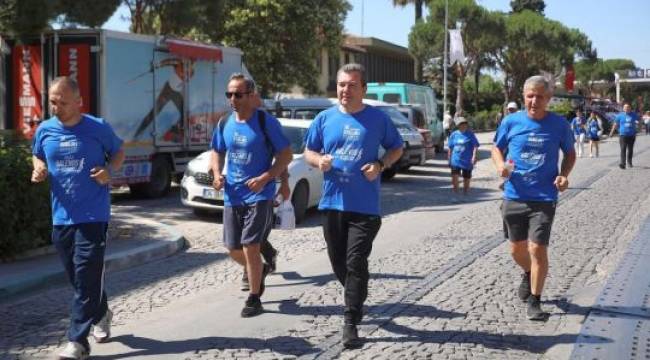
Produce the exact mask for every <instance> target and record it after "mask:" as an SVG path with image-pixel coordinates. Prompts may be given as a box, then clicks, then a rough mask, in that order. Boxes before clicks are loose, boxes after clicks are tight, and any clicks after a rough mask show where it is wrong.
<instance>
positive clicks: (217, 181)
mask: <svg viewBox="0 0 650 360" xmlns="http://www.w3.org/2000/svg"><path fill="white" fill-rule="evenodd" d="M225 183H226V179H225V177H224V176H223V175H219V176H215V177H214V180H212V187H213V188H214V189H215V190H217V191H219V190H221V189H223V185H224V184H225Z"/></svg>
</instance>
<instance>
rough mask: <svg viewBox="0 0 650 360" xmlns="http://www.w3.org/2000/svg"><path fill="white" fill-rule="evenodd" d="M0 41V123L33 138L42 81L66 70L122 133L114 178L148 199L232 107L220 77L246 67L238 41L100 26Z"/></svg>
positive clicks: (87, 101) (87, 102)
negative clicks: (120, 162)
mask: <svg viewBox="0 0 650 360" xmlns="http://www.w3.org/2000/svg"><path fill="white" fill-rule="evenodd" d="M0 49H4V50H3V51H2V52H0V55H2V56H1V58H2V60H0V65H2V64H4V65H5V66H4V68H5V69H6V71H4V72H0V102H2V103H4V106H0V111H2V113H0V128H2V127H4V128H7V129H15V130H17V131H18V132H19V133H20V134H21V135H23V136H24V137H25V138H27V139H29V138H31V137H32V136H33V134H34V131H35V129H36V127H37V126H38V124H39V123H40V122H41V121H42V120H44V119H47V118H48V117H49V109H48V106H47V89H48V86H49V84H50V82H51V81H52V80H53V79H54V78H55V77H57V76H61V75H68V76H72V77H73V78H75V79H76V80H77V82H78V83H79V86H80V91H81V96H82V98H83V112H86V113H89V114H92V115H95V116H98V117H102V118H104V119H105V120H106V121H108V122H109V123H110V124H111V125H112V127H113V129H114V130H115V132H116V133H117V135H118V136H119V137H120V138H122V139H123V140H124V149H125V152H126V161H125V164H124V166H123V167H122V170H121V171H120V173H118V174H116V175H115V178H114V182H113V183H114V185H125V184H126V185H128V186H129V188H130V189H131V191H132V192H133V193H138V194H142V195H144V196H147V197H158V196H162V195H164V194H165V193H166V192H167V191H168V190H169V188H170V185H171V181H172V179H173V178H174V177H176V178H177V179H180V177H181V176H182V174H183V171H184V170H185V167H186V164H187V162H188V161H189V160H191V159H192V158H194V157H195V156H196V155H198V154H199V153H201V152H203V151H205V150H206V149H207V148H208V146H209V143H210V140H211V137H212V130H213V129H214V126H215V124H216V122H217V121H218V120H219V118H220V117H221V116H223V115H224V114H225V113H227V112H228V111H229V110H230V106H229V105H228V102H227V100H226V97H225V91H226V86H227V81H228V77H229V76H230V74H232V73H234V72H242V73H245V74H247V71H246V67H245V66H244V64H243V62H242V52H241V50H239V49H236V48H229V47H223V46H217V45H209V44H203V43H198V42H192V41H186V40H180V39H172V38H167V37H163V36H149V35H138V34H131V33H121V32H115V31H108V30H57V31H50V32H46V33H43V34H41V35H40V36H38V37H35V38H34V39H33V41H26V42H23V43H22V44H18V43H17V42H15V41H12V40H10V39H9V40H8V39H6V38H5V39H4V40H2V38H0ZM3 73H4V79H2V78H1V77H2V74H3Z"/></svg>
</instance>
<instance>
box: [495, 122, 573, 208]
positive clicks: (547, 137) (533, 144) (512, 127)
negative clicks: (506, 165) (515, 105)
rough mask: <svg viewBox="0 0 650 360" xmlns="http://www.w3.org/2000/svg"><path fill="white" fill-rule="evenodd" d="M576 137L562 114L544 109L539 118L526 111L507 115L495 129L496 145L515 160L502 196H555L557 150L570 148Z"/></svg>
mask: <svg viewBox="0 0 650 360" xmlns="http://www.w3.org/2000/svg"><path fill="white" fill-rule="evenodd" d="M574 142H575V140H574V138H573V134H572V133H571V127H570V126H569V123H568V122H567V121H566V120H565V119H564V118H563V117H561V116H559V115H557V114H554V113H551V112H549V113H547V114H546V116H545V117H544V118H543V119H542V120H534V119H532V118H530V117H528V114H527V113H526V112H518V113H516V114H512V115H509V116H508V117H507V118H506V119H505V120H504V121H503V123H502V124H501V126H499V129H498V130H497V139H496V142H495V145H496V146H497V147H498V148H499V149H501V151H504V150H506V149H507V151H508V156H507V159H506V161H507V160H509V159H512V160H513V161H514V171H513V172H512V173H511V175H510V177H509V178H508V180H507V181H506V183H505V188H504V192H503V196H504V198H505V199H508V200H518V201H544V202H552V201H556V200H557V196H558V190H557V188H556V187H555V185H554V184H553V183H554V181H555V177H556V176H557V175H558V173H559V171H558V161H559V158H560V155H559V152H560V150H562V152H564V154H565V156H566V154H569V153H571V152H573V151H575V150H574V149H573V144H574Z"/></svg>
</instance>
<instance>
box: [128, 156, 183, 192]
mask: <svg viewBox="0 0 650 360" xmlns="http://www.w3.org/2000/svg"><path fill="white" fill-rule="evenodd" d="M171 185H172V169H171V166H170V165H169V162H168V161H167V159H166V158H165V157H164V156H156V157H154V159H153V161H152V162H151V177H150V179H149V182H148V183H143V184H134V185H133V186H129V187H130V189H131V192H132V193H134V195H136V196H142V197H146V198H149V199H153V198H158V197H162V196H165V195H167V193H168V192H169V189H170V188H171Z"/></svg>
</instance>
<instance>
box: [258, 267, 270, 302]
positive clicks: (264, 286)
mask: <svg viewBox="0 0 650 360" xmlns="http://www.w3.org/2000/svg"><path fill="white" fill-rule="evenodd" d="M270 272H271V271H270V267H269V265H267V264H262V278H261V279H260V297H261V296H262V295H264V289H265V288H266V285H264V282H265V280H266V276H267V275H268V274H269V273H270Z"/></svg>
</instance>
